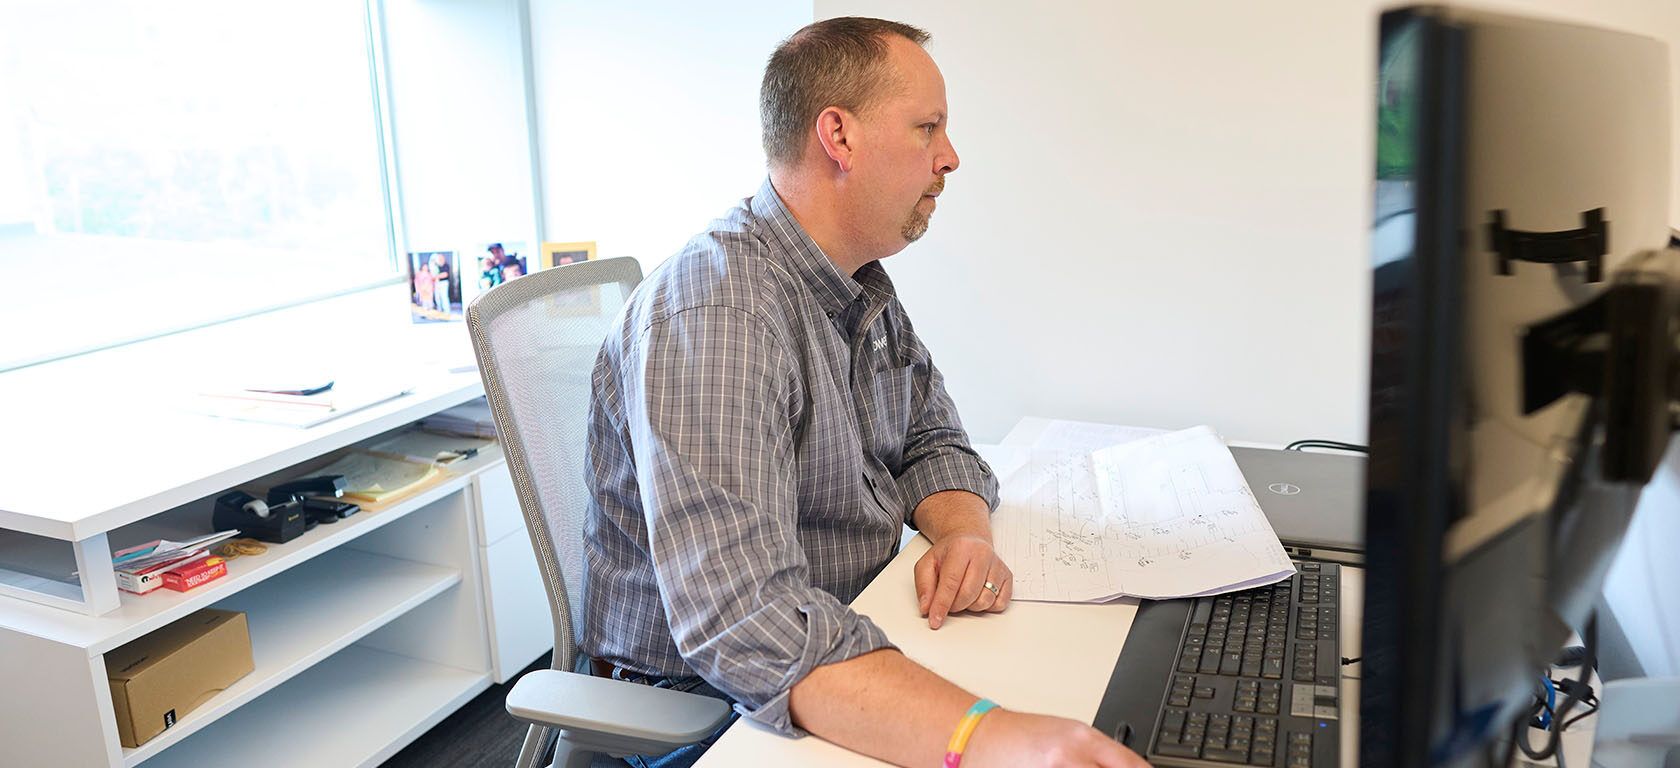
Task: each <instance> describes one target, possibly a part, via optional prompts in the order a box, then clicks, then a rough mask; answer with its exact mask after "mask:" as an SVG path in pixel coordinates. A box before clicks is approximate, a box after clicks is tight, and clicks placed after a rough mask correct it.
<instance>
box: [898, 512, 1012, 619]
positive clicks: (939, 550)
mask: <svg viewBox="0 0 1680 768" xmlns="http://www.w3.org/2000/svg"><path fill="white" fill-rule="evenodd" d="M1014 580H1015V574H1014V573H1012V572H1011V571H1010V570H1009V566H1006V565H1004V564H1003V560H1002V559H1000V558H999V557H998V555H997V551H996V550H994V549H992V542H991V541H989V540H987V539H986V538H985V537H983V536H976V535H953V536H945V537H942V538H941V539H939V541H938V543H936V544H934V545H933V548H932V549H929V550H928V551H927V553H926V554H924V555H922V559H920V560H917V561H916V598H917V605H919V606H920V607H921V611H922V615H923V616H926V617H928V626H929V627H932V628H934V629H938V628H939V626H940V625H941V624H944V623H945V616H946V615H948V614H950V613H954V612H956V611H993V612H996V611H1002V610H1003V609H1005V608H1008V607H1009V598H1010V596H1011V595H1012V594H1014ZM987 583H990V584H991V585H992V586H993V587H995V588H996V591H994V590H992V589H988V588H987V587H986V584H987Z"/></svg>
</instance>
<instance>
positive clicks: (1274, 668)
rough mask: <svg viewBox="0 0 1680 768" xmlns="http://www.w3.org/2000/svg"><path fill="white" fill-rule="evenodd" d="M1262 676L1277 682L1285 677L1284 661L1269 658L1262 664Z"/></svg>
mask: <svg viewBox="0 0 1680 768" xmlns="http://www.w3.org/2000/svg"><path fill="white" fill-rule="evenodd" d="M1260 676H1261V677H1265V678H1269V679H1272V680H1277V679H1279V678H1281V677H1283V659H1282V658H1268V659H1266V660H1265V661H1263V662H1261V663H1260Z"/></svg>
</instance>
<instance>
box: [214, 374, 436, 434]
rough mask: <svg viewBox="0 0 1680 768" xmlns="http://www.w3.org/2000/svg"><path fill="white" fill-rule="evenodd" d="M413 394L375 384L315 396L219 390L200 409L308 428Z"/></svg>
mask: <svg viewBox="0 0 1680 768" xmlns="http://www.w3.org/2000/svg"><path fill="white" fill-rule="evenodd" d="M412 391H413V388H412V387H408V386H404V385H400V384H388V383H387V384H380V383H374V382H365V383H360V384H358V383H349V384H337V385H334V386H333V387H332V388H331V389H326V390H323V391H320V392H317V393H315V394H312V395H291V394H282V393H278V392H262V391H257V390H252V389H215V390H207V391H204V392H200V393H199V395H198V398H197V402H196V406H197V410H199V411H200V412H203V413H207V414H209V415H211V416H219V417H222V418H226V419H238V420H240V421H255V422H261V423H264V424H278V425H282V426H288V427H300V428H306V427H313V426H315V425H316V424H320V423H322V422H326V421H331V420H333V419H336V418H338V417H340V416H344V415H346V414H350V413H354V412H356V411H359V410H361V409H363V408H366V407H368V406H370V405H377V404H379V403H383V402H385V401H387V400H391V399H394V398H398V397H402V396H403V395H406V394H408V393H409V392H412Z"/></svg>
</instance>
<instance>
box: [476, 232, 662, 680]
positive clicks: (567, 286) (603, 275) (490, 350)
mask: <svg viewBox="0 0 1680 768" xmlns="http://www.w3.org/2000/svg"><path fill="white" fill-rule="evenodd" d="M641 279H642V269H641V266H640V265H639V264H637V262H636V260H635V259H629V258H620V259H606V260H602V261H586V262H581V263H577V264H568V265H565V266H561V267H554V268H552V269H545V270H540V271H537V272H533V273H532V274H529V275H526V276H524V277H521V278H519V279H517V280H510V281H508V282H506V283H503V284H502V285H499V286H496V287H495V288H492V289H490V290H489V291H487V292H485V293H484V295H482V296H480V297H479V298H478V300H477V301H474V302H473V304H472V306H471V307H469V308H468V309H467V331H468V333H469V334H470V335H471V336H472V343H473V352H474V353H475V354H476V355H477V357H478V371H479V375H480V376H482V377H483V378H484V393H485V395H486V397H487V399H488V400H489V402H490V415H491V416H492V417H493V418H494V419H495V420H496V433H497V436H498V437H499V439H500V440H501V444H502V451H503V453H504V454H505V455H506V456H507V465H508V471H509V472H510V473H511V474H512V475H513V485H514V489H515V490H516V491H517V492H518V494H519V507H520V510H521V511H522V512H523V513H524V515H525V527H526V529H527V530H528V531H530V533H531V545H532V546H533V547H534V548H535V549H536V553H537V564H538V565H539V566H540V567H541V568H542V575H543V587H544V588H545V589H547V590H548V606H549V610H550V611H552V612H553V614H554V664H553V668H554V669H561V670H567V671H571V670H573V669H575V666H576V662H577V658H576V654H577V632H576V629H577V628H578V627H581V626H582V623H583V567H584V566H583V521H584V515H585V514H587V512H588V509H589V490H588V486H587V485H586V479H585V478H586V473H587V472H588V471H589V465H588V458H587V455H586V453H585V442H586V437H587V435H588V418H589V396H590V388H591V387H590V379H591V375H592V372H593V369H594V366H595V357H596V355H597V354H598V353H599V352H600V349H601V341H602V340H603V339H605V338H606V334H607V331H608V329H609V328H610V327H611V326H612V323H613V320H614V319H615V318H616V316H617V315H618V312H619V309H620V308H622V307H623V306H624V302H625V299H627V298H628V297H629V295H630V291H631V289H633V288H635V287H636V283H638V282H641Z"/></svg>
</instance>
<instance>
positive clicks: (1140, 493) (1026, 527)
mask: <svg viewBox="0 0 1680 768" xmlns="http://www.w3.org/2000/svg"><path fill="white" fill-rule="evenodd" d="M987 458H988V460H990V462H991V464H992V466H993V468H994V470H995V471H997V473H998V476H999V479H1000V482H1001V485H1002V497H1003V499H1002V503H1001V504H1000V505H999V507H998V511H997V513H996V514H995V515H994V516H993V518H992V528H993V538H994V539H995V541H996V543H997V548H998V554H999V555H1001V556H1002V557H1003V560H1004V562H1005V563H1008V564H1009V567H1010V569H1012V570H1013V571H1014V572H1015V599H1017V600H1040V601H1047V602H1100V601H1103V600H1109V599H1112V598H1115V597H1119V596H1122V595H1127V596H1132V597H1144V598H1168V597H1187V596H1191V595H1201V594H1213V593H1218V592H1226V591H1230V590H1232V589H1240V588H1245V587H1252V586H1258V585H1261V584H1270V583H1272V582H1275V581H1279V580H1281V579H1283V578H1284V577H1286V576H1288V575H1290V574H1292V573H1294V565H1293V564H1291V563H1290V560H1289V557H1288V555H1287V554H1285V553H1284V551H1283V546H1282V544H1280V543H1279V542H1278V538H1277V534H1276V533H1275V532H1274V531H1273V530H1272V526H1271V523H1269V522H1267V520H1266V516H1265V514H1263V513H1262V512H1261V511H1260V506H1259V504H1257V503H1256V502H1255V500H1254V495H1253V493H1252V492H1251V491H1249V489H1248V483H1247V481H1245V480H1244V479H1243V476H1242V472H1241V471H1240V470H1238V469H1237V465H1236V461H1235V460H1234V459H1232V458H1231V452H1230V450H1229V449H1227V448H1226V447H1225V443H1224V441H1223V440H1221V439H1220V437H1219V435H1218V434H1216V433H1215V432H1214V431H1213V430H1212V429H1210V428H1208V427H1197V428H1194V429H1188V430H1184V431H1182V432H1172V433H1167V434H1163V435H1158V436H1155V437H1148V438H1143V439H1140V440H1134V441H1132V442H1129V443H1126V444H1123V445H1117V446H1113V447H1110V448H1104V449H1102V450H1099V451H1097V452H1095V453H1091V454H1086V453H1075V452H1065V451H1051V450H1043V449H1031V448H1023V447H1019V446H1000V447H999V448H997V449H996V450H994V451H988V456H987Z"/></svg>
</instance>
